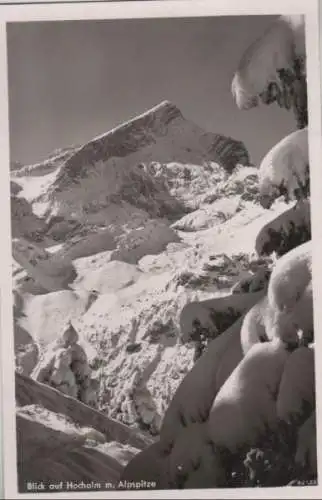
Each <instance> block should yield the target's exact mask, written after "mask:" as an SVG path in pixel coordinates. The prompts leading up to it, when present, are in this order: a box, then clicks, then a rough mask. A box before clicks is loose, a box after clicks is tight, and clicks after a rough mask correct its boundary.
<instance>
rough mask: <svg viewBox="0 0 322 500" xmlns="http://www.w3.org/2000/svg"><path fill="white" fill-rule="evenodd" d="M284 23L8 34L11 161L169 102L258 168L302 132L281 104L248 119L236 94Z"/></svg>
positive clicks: (16, 26)
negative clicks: (272, 30)
mask: <svg viewBox="0 0 322 500" xmlns="http://www.w3.org/2000/svg"><path fill="white" fill-rule="evenodd" d="M273 19H274V16H238V17H236V16H228V17H204V18H172V19H171V18H166V19H162V18H161V19H160V18H159V19H129V20H124V19H122V20H102V21H96V20H90V21H54V22H53V21H47V22H44V21H42V22H25V23H23V22H22V23H21V22H20V23H11V24H8V25H7V50H8V87H9V130H10V153H11V160H14V161H21V162H22V163H24V164H30V163H35V162H38V161H41V160H42V159H45V158H46V156H47V155H48V154H50V153H51V152H52V151H53V150H55V149H56V148H60V147H67V146H70V145H73V144H75V145H81V144H83V143H85V142H87V141H88V140H90V139H92V138H93V137H95V136H97V135H100V134H103V133H104V132H107V131H108V130H110V129H111V128H113V127H115V126H117V125H119V124H121V123H122V122H124V121H127V120H129V119H131V118H133V117H134V116H136V115H137V114H141V113H142V112H144V111H146V110H147V109H149V108H151V107H153V106H155V105H156V104H158V103H160V102H161V101H163V100H169V101H171V102H173V103H174V104H176V105H177V106H178V107H179V109H180V110H181V112H182V114H183V116H184V117H185V118H187V119H189V120H191V121H193V122H195V123H196V124H198V125H199V126H200V127H203V128H204V129H205V130H207V131H212V132H215V133H220V134H224V135H228V136H231V137H233V138H234V139H237V140H241V141H243V142H244V144H245V146H246V147H247V149H248V151H249V153H250V156H251V160H252V162H253V163H255V164H258V162H259V161H260V160H261V159H262V158H263V156H264V155H265V154H266V153H267V151H268V150H269V149H270V148H271V147H272V146H273V145H274V144H276V142H278V141H279V140H280V139H281V138H282V137H284V136H285V135H287V134H288V133H290V132H291V131H293V130H294V129H295V122H294V119H293V115H292V113H291V112H287V111H286V110H282V109H280V108H279V107H278V106H277V104H273V105H270V106H264V105H262V106H260V107H259V108H256V109H253V110H248V111H240V110H239V109H238V108H237V106H236V104H235V102H234V100H233V97H232V94H231V90H230V86H231V80H232V77H233V74H234V72H235V70H236V68H237V65H238V63H239V60H240V58H241V56H242V53H243V51H244V50H245V49H246V48H247V47H248V45H249V44H250V43H251V42H252V41H253V40H254V39H255V38H257V37H258V36H260V35H261V34H262V33H263V31H264V29H266V27H267V26H268V25H269V24H270V23H271V22H272V20H273Z"/></svg>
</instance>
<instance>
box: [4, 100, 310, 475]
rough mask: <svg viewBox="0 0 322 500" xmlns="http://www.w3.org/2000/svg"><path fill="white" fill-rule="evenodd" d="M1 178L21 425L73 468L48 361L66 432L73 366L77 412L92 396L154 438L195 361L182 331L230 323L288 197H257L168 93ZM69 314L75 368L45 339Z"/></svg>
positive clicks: (216, 330)
mask: <svg viewBox="0 0 322 500" xmlns="http://www.w3.org/2000/svg"><path fill="white" fill-rule="evenodd" d="M11 180H12V185H11V193H12V194H11V202H12V227H13V242H12V243H13V244H12V250H13V288H14V298H15V304H14V326H15V355H16V364H17V371H18V372H20V375H21V376H18V375H17V377H18V378H17V380H18V383H19V384H20V385H19V387H20V395H21V387H23V386H24V385H26V387H27V388H26V390H27V391H28V393H29V392H30V393H31V395H32V397H30V401H29V399H28V401H23V402H21V401H20V402H19V401H18V406H21V407H22V408H20V409H18V417H19V418H18V421H19V425H20V426H21V428H22V429H23V430H22V431H21V432H22V434H25V433H26V432H27V431H26V429H29V428H30V429H31V428H32V429H31V430H32V432H35V433H37V432H38V430H37V429H38V428H39V429H40V430H41V435H42V436H44V438H43V439H46V436H47V435H48V436H57V440H58V441H59V440H60V439H62V440H63V441H64V440H65V441H64V442H66V443H67V445H66V446H67V455H68V457H67V458H68V460H69V462H68V463H69V465H68V464H67V465H66V466H67V468H68V467H70V470H73V467H74V466H75V464H76V467H77V464H78V463H79V462H78V459H76V460H75V461H74V458H75V457H74V458H71V456H70V450H69V443H70V439H69V437H68V436H67V437H66V436H64V432H62V431H61V428H57V422H56V416H55V414H54V413H55V409H54V406H53V405H52V404H51V403H50V405H49V406H48V404H47V403H48V401H49V402H52V401H54V400H55V397H56V396H55V394H56V392H55V390H54V389H52V388H50V387H46V388H45V389H44V386H43V385H42V384H41V383H40V382H39V380H38V379H37V375H36V373H38V374H39V372H42V373H46V374H47V375H46V376H47V379H46V380H47V381H46V384H48V385H53V384H54V378H55V380H56V382H57V377H58V379H59V387H62V386H63V387H64V392H65V394H64V395H61V396H59V397H58V396H57V398H58V399H57V401H58V402H59V406H58V407H57V413H59V415H60V416H59V418H58V420H59V419H60V420H63V421H64V422H65V420H66V411H65V409H64V408H66V405H67V406H68V408H69V414H68V417H70V416H71V413H72V414H73V415H72V416H73V417H74V418H72V420H73V422H70V421H68V422H69V424H71V426H72V427H73V435H74V434H75V435H77V436H78V437H79V436H80V435H79V432H78V431H77V432H76V431H75V429H74V427H75V422H76V423H77V422H78V421H79V419H78V416H79V413H80V414H82V411H85V410H84V409H83V410H82V408H83V407H82V405H83V404H84V403H83V402H82V401H83V400H82V399H81V398H80V396H79V397H77V399H78V400H76V399H75V397H74V396H75V387H76V385H77V384H76V383H75V380H77V377H79V371H80V365H81V366H83V367H84V366H86V367H87V368H86V370H88V372H90V374H91V380H92V381H93V384H94V386H95V387H96V391H97V394H96V396H97V398H96V400H95V402H93V403H91V404H92V406H94V409H92V410H89V409H88V408H87V410H88V411H89V413H88V414H86V416H87V417H88V418H87V417H86V419H85V420H84V419H83V420H82V422H81V425H82V426H83V425H86V426H88V425H90V420H91V418H94V415H95V414H94V413H91V411H93V412H94V411H95V410H97V409H98V410H100V411H101V412H102V413H103V414H104V418H105V419H107V420H105V422H106V425H107V423H108V422H110V425H112V423H113V422H114V423H113V426H114V427H113V429H114V430H115V429H116V430H117V429H118V427H117V426H115V421H117V422H118V423H122V424H126V425H127V426H128V427H127V429H128V432H129V434H131V433H132V432H134V433H135V432H137V431H138V430H140V432H143V433H147V434H148V435H149V436H150V440H151V435H158V433H159V432H160V428H161V424H162V420H163V417H164V414H165V412H166V410H167V408H168V407H169V404H170V402H171V400H172V398H173V396H174V394H175V391H176V389H177V387H178V385H179V384H180V382H181V381H182V380H183V378H184V376H185V375H186V374H187V373H188V371H189V370H190V369H191V368H192V366H193V364H194V361H195V358H196V355H197V354H198V350H197V349H195V347H196V346H195V345H194V343H193V341H195V340H196V338H198V334H199V336H200V335H201V334H202V335H206V336H208V337H209V338H213V337H216V336H217V335H219V334H220V333H222V331H223V330H224V329H225V328H228V327H229V326H230V325H231V323H232V322H233V321H234V320H236V318H238V317H239V316H240V315H241V314H242V311H243V308H244V305H243V300H244V299H243V298H242V294H238V293H236V295H233V296H234V299H232V298H231V297H232V295H231V291H232V288H233V287H234V290H235V291H236V290H237V291H238V289H239V288H242V286H240V281H242V283H244V285H245V283H246V284H247V283H251V282H252V281H254V280H255V281H256V280H257V282H258V283H259V282H260V281H261V278H260V279H259V278H258V279H257V278H256V276H257V274H256V273H257V272H259V276H262V277H263V276H266V272H267V271H269V272H270V267H271V265H272V264H273V263H274V256H273V257H272V256H270V257H267V256H265V255H262V256H261V258H258V255H256V252H255V248H256V244H257V246H259V243H258V241H257V236H258V234H259V233H260V231H261V230H262V228H263V227H265V228H266V230H267V233H269V231H270V224H271V223H272V221H273V222H274V221H275V219H276V216H277V215H279V214H282V213H283V212H284V211H285V210H286V208H289V206H288V205H286V204H285V202H284V201H283V200H282V199H277V200H275V202H274V204H273V205H272V206H271V208H270V209H269V210H266V209H265V208H264V207H262V206H261V205H260V189H259V187H260V186H259V182H258V169H257V168H256V167H253V166H249V156H248V153H247V150H246V148H245V146H244V145H243V144H242V143H240V142H239V141H237V140H234V139H231V138H227V137H224V136H222V135H219V134H213V133H209V132H205V131H203V130H202V129H201V128H199V127H198V126H197V125H195V124H193V123H191V122H189V121H188V120H185V119H184V118H183V115H182V114H181V112H180V111H179V110H178V108H177V107H176V106H174V105H173V104H171V103H169V102H168V101H166V102H163V103H161V104H160V105H159V106H157V107H156V108H153V109H152V110H149V111H148V112H146V113H144V114H143V115H140V116H138V117H136V118H134V119H132V120H130V121H129V122H127V123H125V124H122V125H120V126H119V127H117V128H116V129H113V130H112V131H110V132H107V133H106V134H104V135H102V136H100V137H98V138H95V139H93V140H92V141H90V142H88V143H86V144H85V145H83V146H79V147H71V148H67V149H66V150H63V151H56V152H55V153H54V154H53V155H51V157H50V158H49V159H48V160H46V161H45V162H43V163H39V164H37V165H34V166H33V165H29V166H27V167H21V168H20V169H19V171H12V172H11ZM290 218H291V217H290ZM301 220H302V219H301ZM274 228H275V230H276V231H277V230H278V228H276V227H275V226H274ZM286 233H287V228H286V229H285V230H284V233H283V234H284V236H285V235H286ZM265 236H266V234H265V235H262V236H261V241H264V242H266V238H265ZM285 238H287V235H286V236H285ZM264 247H265V248H267V245H266V246H265V245H264V244H263V245H262V247H261V248H263V249H264ZM264 253H265V252H264V251H263V254H264ZM263 271H264V272H263ZM268 275H269V273H268ZM255 281H254V283H255ZM264 282H265V279H264V281H263V283H261V285H260V287H259V288H260V289H261V288H262V287H265V286H266V285H265V283H264ZM236 284H237V286H236V287H235V285H236ZM238 287H239V288H238ZM246 288H247V286H246ZM255 289H256V286H255ZM256 291H258V289H256ZM254 295H256V293H255V294H254ZM256 296H257V295H256ZM200 301H202V302H200ZM231 304H233V306H232V305H231ZM218 315H219V316H220V318H221V320H220V324H219V323H218ZM196 321H197V323H196ZM70 323H71V324H72V326H73V327H74V328H75V330H76V331H77V332H78V335H79V345H78V347H77V349H78V354H80V357H82V356H83V358H84V359H86V363H83V362H82V363H81V362H80V359H77V363H78V365H77V366H78V368H76V365H74V364H73V363H69V362H68V363H69V365H68V363H67V362H66V359H67V360H68V359H69V355H70V353H69V352H67V351H68V349H67V348H66V349H65V348H64V349H61V348H59V349H56V347H55V343H56V342H57V338H60V337H61V334H62V332H64V331H65V329H66V327H67V325H69V324H70ZM196 325H197V326H196ZM196 332H197V333H196ZM196 335H197V337H196ZM203 340H205V338H203ZM198 348H200V345H199V346H198ZM82 353H83V354H82ZM84 353H85V354H84ZM83 358H82V359H83ZM84 359H83V361H84ZM64 363H65V364H64ZM66 363H67V365H68V366H67V365H66ZM77 363H76V364H77ZM59 367H61V368H59ZM28 377H32V378H33V379H34V380H33V381H32V382H30V378H28ZM35 379H37V381H36V380H35ZM85 379H86V377H85ZM85 379H84V380H85ZM86 380H87V379H86ZM75 384H76V385H75ZM44 391H45V392H44ZM46 391H47V392H46ZM22 392H23V391H22ZM76 392H77V391H76ZM40 393H41V394H43V397H42V399H41V401H40V402H39V405H40V406H41V409H40V410H39V408H38V407H37V404H38V403H37V401H38V400H37V394H40ZM59 394H60V393H59ZM71 396H73V397H71ZM19 397H20V396H19ZM20 399H21V397H20ZM79 399H80V400H79ZM46 401H47V403H46ZM46 404H47V406H46ZM62 415H63V416H62ZM95 418H98V417H95ZM95 418H94V420H95ZM108 419H110V420H108ZM30 421H31V422H32V423H30ZM35 422H36V424H37V425H33V424H34V423H35ZM66 422H67V420H66ZM68 422H67V423H68ZM95 422H97V421H96V420H95ZM111 422H112V423H111ZM117 422H116V423H117ZM67 423H66V425H67ZM69 424H68V425H69ZM62 425H63V424H62ZM64 425H65V424H64ZM68 425H67V427H68ZM94 428H96V429H97V430H98V431H101V428H99V427H97V426H96V427H95V425H94ZM40 430H39V432H40ZM57 432H58V434H57ZM66 432H67V431H66ZM55 433H56V434H55ZM77 436H76V437H77ZM67 438H68V439H67ZM112 438H113V433H112V437H111V438H110V439H112ZM24 439H27V440H26V442H25V444H24V446H25V447H26V450H29V448H30V449H31V451H32V449H33V448H32V443H31V442H30V440H28V437H27V438H26V436H25V438H24ZM53 439H55V438H53ZM133 439H134V438H133ZM113 440H114V441H117V442H118V444H117V446H116V447H117V448H118V450H119V448H120V447H121V448H122V446H121V445H122V440H120V439H119V440H118V439H116V438H113ZM133 442H134V441H133ZM120 443H121V444H120ZM133 446H135V445H133ZM107 448H108V447H107ZM140 448H141V445H140V446H138V449H140ZM121 451H122V450H121ZM121 451H119V452H117V451H115V450H114V452H115V453H116V455H117V453H121ZM136 451H137V449H136ZM48 452H49V453H51V451H50V449H49V451H48ZM114 452H113V453H114ZM132 452H133V453H132ZM97 453H98V456H97V458H98V461H99V463H100V464H102V463H106V460H107V461H108V460H109V458H104V457H105V456H106V454H107V455H109V451H108V449H107V451H106V450H105V451H104V446H103V448H102V449H100V450H98V452H97ZM104 453H105V455H104ZM131 453H132V455H131V456H134V454H135V450H134V451H133V450H132V451H131ZM84 456H86V460H89V463H90V458H89V457H88V453H87V452H86V453H85V455H84ZM27 459H28V454H27V452H26V456H25V461H26V460H27ZM57 460H58V459H57ZM68 460H67V461H68ZM27 461H28V460H27ZM54 462H55V464H54V466H53V471H54V470H56V465H57V464H56V462H57V461H55V460H54ZM124 463H125V462H124ZM26 466H27V465H26ZM57 470H58V469H57ZM31 472H32V473H33V474H34V473H35V470H32V471H31ZM114 473H115V474H117V473H118V466H117V464H116V463H115V462H113V470H112V471H111V474H112V475H113V474H114ZM55 477H56V476H55ZM93 477H94V478H95V479H96V476H93Z"/></svg>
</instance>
